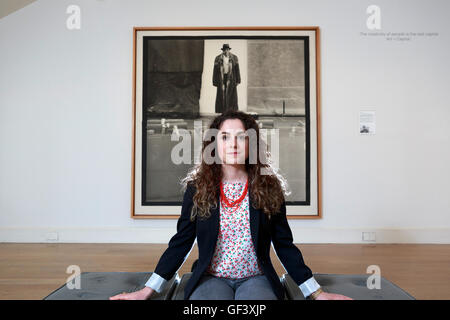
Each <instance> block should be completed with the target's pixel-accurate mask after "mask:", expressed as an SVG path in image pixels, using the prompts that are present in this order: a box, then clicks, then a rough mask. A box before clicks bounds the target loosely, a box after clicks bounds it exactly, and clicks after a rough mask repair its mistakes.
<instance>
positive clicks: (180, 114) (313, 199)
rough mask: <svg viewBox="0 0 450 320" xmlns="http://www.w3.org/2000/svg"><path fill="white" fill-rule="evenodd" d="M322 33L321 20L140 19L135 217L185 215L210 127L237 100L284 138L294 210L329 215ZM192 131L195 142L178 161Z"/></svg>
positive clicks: (283, 164)
mask: <svg viewBox="0 0 450 320" xmlns="http://www.w3.org/2000/svg"><path fill="white" fill-rule="evenodd" d="M319 40H320V37H319V28H318V27H232V28H230V27H226V28H222V27H196V28H190V27H189V28H179V27H177V28H170V27H162V28H156V27H152V28H143V27H135V28H134V29H133V106H132V107H133V150H132V161H133V162H132V201H131V217H132V218H138V219H139V218H178V217H179V215H180V208H181V203H182V198H183V193H182V190H181V184H180V180H181V179H182V178H183V177H185V176H186V174H187V171H188V169H189V168H191V167H192V166H193V165H195V164H196V163H198V161H199V155H200V151H201V142H202V134H203V133H204V132H205V131H206V130H207V129H208V127H209V124H210V122H211V120H212V119H213V118H214V117H215V116H216V115H218V114H220V113H222V112H224V111H226V110H228V109H234V110H241V111H244V112H246V113H250V114H252V116H253V117H254V118H255V119H256V121H257V122H258V124H259V127H260V129H262V130H261V131H264V130H265V129H267V130H266V131H267V132H269V134H268V135H267V136H265V137H264V140H265V141H266V143H267V147H268V149H269V151H271V150H270V149H271V148H272V147H273V146H275V145H276V146H278V147H279V148H278V149H279V150H278V155H277V157H276V159H274V160H275V161H274V163H275V164H276V165H277V167H278V168H279V169H280V173H281V174H282V175H283V176H284V177H285V178H286V179H287V182H288V184H289V189H290V191H291V193H290V194H289V195H288V196H287V197H286V208H287V215H288V217H289V218H302V219H317V218H321V203H320V201H321V185H320V81H319V80H320V78H319V74H320V72H319V71H320V60H319V57H320V56H319ZM223 61H226V62H227V66H231V68H230V69H229V70H227V72H226V73H227V74H226V76H227V80H228V81H226V82H224V81H223V79H224V74H223V73H224V72H223V70H224V69H223V68H220V69H219V68H218V67H217V66H218V65H221V64H223ZM221 72H222V73H221ZM224 83H226V86H225V85H224ZM186 132H187V133H189V134H190V136H191V137H193V139H190V140H189V142H188V145H190V146H191V148H190V150H189V151H190V152H183V156H182V161H173V160H172V157H171V155H173V154H174V153H177V154H178V152H179V150H177V148H178V146H179V144H180V141H181V140H182V139H183V137H184V135H183V134H184V133H186ZM272 132H276V133H277V135H276V137H277V138H276V139H275V140H273V139H272ZM196 137H197V138H198V137H200V138H199V139H196ZM273 141H274V142H273ZM272 154H274V153H272Z"/></svg>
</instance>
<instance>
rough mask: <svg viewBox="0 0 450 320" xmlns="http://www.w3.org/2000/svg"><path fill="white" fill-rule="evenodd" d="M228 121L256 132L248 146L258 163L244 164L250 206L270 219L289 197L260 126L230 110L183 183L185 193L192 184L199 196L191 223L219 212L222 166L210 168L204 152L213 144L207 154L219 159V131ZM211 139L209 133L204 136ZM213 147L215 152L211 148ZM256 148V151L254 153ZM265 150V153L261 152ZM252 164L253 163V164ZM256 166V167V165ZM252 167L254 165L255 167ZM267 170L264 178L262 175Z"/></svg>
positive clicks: (195, 198) (215, 121)
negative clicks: (218, 201)
mask: <svg viewBox="0 0 450 320" xmlns="http://www.w3.org/2000/svg"><path fill="white" fill-rule="evenodd" d="M228 119H239V120H241V121H242V124H243V125H244V128H245V130H249V129H253V130H255V131H256V135H255V136H256V140H257V141H256V142H257V143H250V144H249V149H250V150H249V154H250V153H251V152H255V151H256V153H255V154H256V155H258V156H256V161H254V160H253V161H249V158H250V157H247V159H246V160H245V168H246V171H247V175H248V186H249V191H250V194H249V196H250V203H251V204H252V206H253V207H254V208H256V209H262V211H263V212H264V213H265V214H266V215H267V216H268V218H269V219H270V217H271V216H272V215H275V214H277V213H278V212H279V210H280V207H281V205H282V204H283V201H284V195H288V194H289V193H290V192H289V190H288V184H287V181H286V180H285V179H284V177H283V176H282V175H281V174H280V173H278V172H277V170H275V168H274V167H273V163H272V161H271V159H270V152H268V151H267V145H266V143H265V142H264V140H263V139H260V131H259V126H258V123H257V122H256V121H255V119H254V118H253V116H251V115H249V114H247V113H244V112H242V111H233V110H229V111H226V112H224V113H222V114H221V115H219V116H217V117H215V118H214V119H213V120H212V122H211V124H210V126H209V129H217V130H210V132H213V133H212V134H211V139H210V140H209V139H203V145H202V152H201V161H200V163H199V164H198V165H195V166H194V167H193V168H191V169H190V170H189V172H188V174H187V176H186V177H185V178H184V179H182V181H181V183H182V185H183V190H186V188H187V185H188V184H193V186H194V187H195V189H196V192H195V194H194V196H193V202H194V205H193V208H192V211H191V220H192V221H193V220H194V219H195V217H196V216H197V217H198V218H200V219H207V218H209V217H210V215H211V213H210V209H211V208H216V206H217V205H218V203H217V196H218V194H217V193H218V192H220V191H219V190H220V182H221V181H222V166H221V164H220V163H217V162H218V161H214V162H213V163H212V164H207V163H206V162H205V161H204V151H205V148H207V147H208V146H209V145H210V144H211V143H213V144H214V145H213V146H210V147H209V149H208V150H212V152H211V156H212V157H217V153H216V152H215V150H216V148H215V147H216V146H217V131H218V130H220V128H221V126H222V123H223V122H224V121H225V120H228ZM206 135H208V131H207V132H206V133H205V136H206ZM211 147H212V148H211ZM255 148H256V150H255ZM260 149H261V150H264V151H265V152H260ZM250 162H251V163H250ZM255 162H256V163H255ZM252 163H253V164H252ZM261 170H264V174H261V172H262V171H261Z"/></svg>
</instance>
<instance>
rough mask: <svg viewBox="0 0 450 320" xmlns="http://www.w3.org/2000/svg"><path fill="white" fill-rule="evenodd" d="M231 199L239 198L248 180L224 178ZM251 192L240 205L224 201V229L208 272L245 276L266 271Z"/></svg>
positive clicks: (236, 277) (238, 276)
mask: <svg viewBox="0 0 450 320" xmlns="http://www.w3.org/2000/svg"><path fill="white" fill-rule="evenodd" d="M223 185H224V186H223V187H224V193H225V195H226V196H227V198H228V199H229V200H236V199H238V198H239V197H240V196H241V195H242V192H243V191H244V187H245V183H242V182H226V181H225V182H223ZM249 212H250V210H249V198H248V193H247V195H246V196H245V198H244V199H243V200H242V202H241V203H240V204H239V207H238V208H237V209H236V207H234V208H224V207H223V206H222V204H220V229H219V235H218V237H217V243H216V248H215V251H214V255H213V258H212V259H211V263H210V265H209V267H208V269H207V273H209V274H212V275H214V276H216V277H222V278H229V279H241V278H246V277H250V276H255V275H259V274H263V273H264V272H263V270H262V269H261V267H260V266H259V264H258V260H257V258H256V252H255V248H254V246H253V241H252V237H251V233H250V219H249Z"/></svg>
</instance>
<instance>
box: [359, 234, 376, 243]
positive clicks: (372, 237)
mask: <svg viewBox="0 0 450 320" xmlns="http://www.w3.org/2000/svg"><path fill="white" fill-rule="evenodd" d="M362 240H363V241H368V242H375V241H376V236H375V232H363V233H362Z"/></svg>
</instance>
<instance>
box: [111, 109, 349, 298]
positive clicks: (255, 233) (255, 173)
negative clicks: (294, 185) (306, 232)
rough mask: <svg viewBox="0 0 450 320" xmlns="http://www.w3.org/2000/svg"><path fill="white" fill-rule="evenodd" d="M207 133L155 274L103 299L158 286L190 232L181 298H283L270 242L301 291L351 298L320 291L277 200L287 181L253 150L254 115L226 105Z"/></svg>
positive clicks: (183, 251)
mask: <svg viewBox="0 0 450 320" xmlns="http://www.w3.org/2000/svg"><path fill="white" fill-rule="evenodd" d="M207 135H209V136H210V137H211V139H205V141H204V142H203V148H202V161H201V163H200V164H199V165H198V166H195V167H194V168H193V169H192V170H191V171H190V172H189V173H188V175H187V177H186V178H185V179H184V180H183V184H184V187H185V188H186V190H185V193H184V198H183V204H182V209H181V216H180V218H179V220H178V223H177V233H176V234H175V235H174V236H173V237H172V239H171V240H170V242H169V246H168V248H167V249H166V251H165V252H164V253H163V255H162V256H161V258H160V260H159V262H158V264H157V266H156V269H155V271H154V273H153V274H152V276H151V277H150V279H149V280H148V282H147V283H146V284H145V287H144V288H143V289H142V290H139V291H136V292H132V293H123V294H119V295H116V296H114V297H111V298H110V299H111V300H122V299H123V300H132V299H148V298H149V297H150V296H151V295H152V293H153V292H154V291H157V292H160V291H161V290H162V289H163V287H164V285H165V284H166V282H167V280H168V279H171V278H172V277H173V275H174V274H175V272H176V271H177V270H178V269H179V267H180V266H181V265H182V263H183V262H184V259H185V257H186V256H187V255H188V254H189V252H190V250H191V248H192V245H193V243H194V240H195V239H196V238H197V244H198V248H199V259H198V263H197V265H196V267H195V269H194V270H193V273H192V276H191V277H190V279H189V281H188V283H187V284H186V287H185V291H184V293H185V297H184V298H185V299H191V300H196V299H219V300H233V299H246V300H249V299H250V300H265V299H273V300H275V299H284V289H283V286H282V284H281V283H280V280H279V278H278V275H277V274H276V272H275V270H274V268H273V266H272V263H271V261H270V244H271V242H273V245H274V248H275V251H276V253H277V255H278V257H279V259H280V260H281V262H282V264H283V266H284V267H285V269H286V270H287V272H288V273H289V274H290V276H291V277H292V278H293V279H294V281H295V282H296V283H297V284H298V285H299V287H300V289H301V291H302V292H303V295H304V296H305V297H310V298H311V297H312V298H313V299H318V300H330V299H350V298H348V297H345V296H342V295H338V294H332V293H326V292H323V291H322V289H321V288H320V285H319V284H318V283H317V282H316V281H315V279H314V277H313V275H312V272H311V270H310V269H309V268H308V267H307V266H306V265H305V263H304V261H303V257H302V254H301V252H300V250H299V249H298V248H297V247H296V246H295V245H294V244H293V242H292V241H293V239H292V232H291V230H290V228H289V224H288V221H287V218H286V205H285V200H284V194H287V185H286V182H285V180H284V179H283V177H282V176H280V175H279V174H278V173H277V172H276V171H275V170H273V168H272V166H271V164H270V158H269V157H268V156H269V154H268V153H267V154H266V153H265V152H259V149H261V150H266V148H265V145H264V142H263V140H260V139H259V127H258V124H257V123H256V121H255V120H254V119H253V117H251V116H250V115H248V114H245V113H243V112H240V111H227V112H225V113H223V114H221V115H219V116H217V117H216V118H215V119H214V120H213V121H212V123H211V125H210V128H209V130H208V132H207ZM252 138H253V139H252ZM255 141H256V142H257V143H255ZM216 151H217V152H216ZM255 155H257V156H255Z"/></svg>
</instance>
